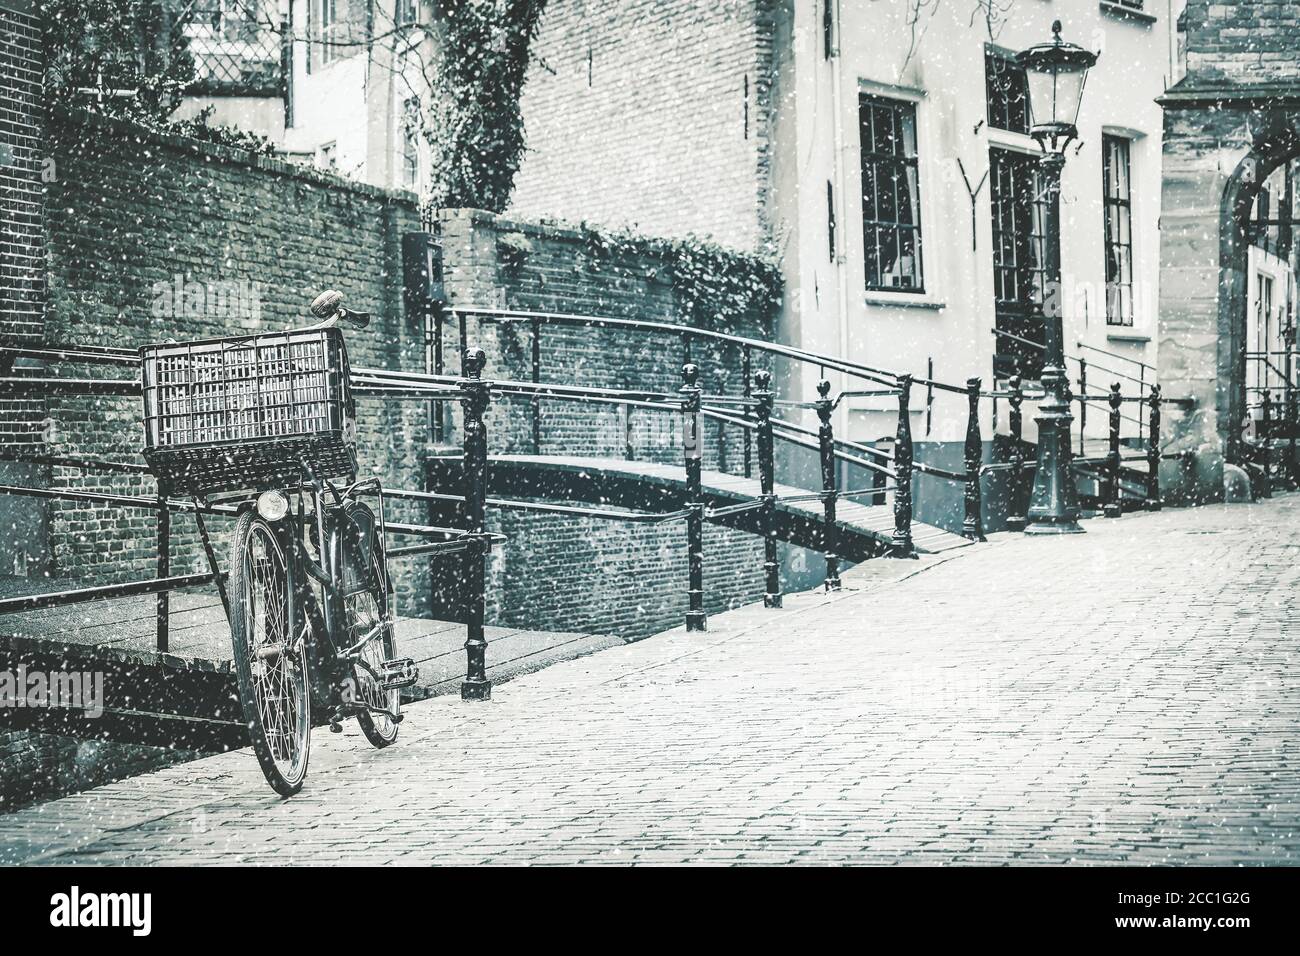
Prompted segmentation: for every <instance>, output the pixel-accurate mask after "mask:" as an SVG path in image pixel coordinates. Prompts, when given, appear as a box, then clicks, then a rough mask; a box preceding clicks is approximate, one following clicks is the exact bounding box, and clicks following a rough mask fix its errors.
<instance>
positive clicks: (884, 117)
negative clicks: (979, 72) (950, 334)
mask: <svg viewBox="0 0 1300 956" xmlns="http://www.w3.org/2000/svg"><path fill="white" fill-rule="evenodd" d="M858 119H859V132H860V135H861V138H862V237H863V249H864V259H865V264H866V285H867V289H868V290H874V291H888V292H924V291H925V283H924V281H923V276H922V271H921V200H920V191H919V185H918V182H917V178H918V177H917V164H916V106H915V105H914V104H912V103H908V102H904V101H901V100H890V99H885V98H884V97H880V96H871V95H868V94H865V93H864V94H863V95H862V97H861V99H860V100H859V102H858Z"/></svg>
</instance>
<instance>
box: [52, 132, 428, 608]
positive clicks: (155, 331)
mask: <svg viewBox="0 0 1300 956" xmlns="http://www.w3.org/2000/svg"><path fill="white" fill-rule="evenodd" d="M50 140H51V147H50V148H51V153H52V155H53V156H54V157H55V159H56V161H57V163H58V167H59V179H58V181H57V182H56V183H54V184H52V185H51V187H50V194H49V216H48V228H49V236H50V244H49V300H50V313H49V320H48V329H47V335H48V339H49V341H50V342H51V343H57V344H64V343H67V344H75V343H84V342H90V343H95V344H99V345H111V346H127V347H133V348H134V347H136V346H139V345H142V344H145V343H148V342H157V341H162V340H165V339H168V338H175V339H179V340H185V339H190V338H203V337H211V336H217V335H228V334H238V333H245V332H252V331H257V330H263V329H266V330H273V329H280V328H286V327H292V326H295V325H305V324H309V323H310V322H312V321H314V320H313V319H311V318H310V316H309V314H308V312H307V305H308V303H310V301H311V299H312V297H313V296H314V295H315V294H316V293H317V292H319V291H320V290H321V289H325V288H337V289H339V290H341V291H342V292H343V293H344V294H345V296H346V300H347V301H348V302H349V303H350V304H352V305H353V306H355V307H357V308H362V309H368V310H372V311H373V312H374V313H375V314H376V316H377V321H376V324H375V325H372V326H371V328H369V329H367V330H366V331H364V332H356V333H351V334H350V335H349V336H348V348H349V354H350V356H351V359H352V361H353V363H354V364H356V365H369V366H384V367H388V368H395V369H407V370H413V371H414V370H420V369H422V368H423V330H422V329H419V328H410V327H408V326H407V324H406V322H405V319H404V316H403V310H402V304H401V303H402V296H401V286H400V283H401V253H400V236H401V234H402V233H403V232H408V231H413V230H415V229H417V228H418V217H417V214H416V209H415V203H414V197H412V196H410V195H408V194H403V193H388V192H384V191H382V190H378V189H375V188H373V187H369V186H364V185H360V184H354V183H348V182H344V181H342V180H339V179H336V178H334V177H330V176H327V175H324V174H320V173H317V172H315V171H313V170H308V169H304V168H302V167H298V166H292V165H289V164H286V163H282V162H279V161H276V160H271V159H266V158H264V157H254V156H252V155H249V154H246V153H242V152H239V151H236V150H230V149H226V148H223V147H217V146H211V145H206V144H198V143H195V142H193V141H188V140H182V139H178V138H174V137H168V136H160V135H157V134H152V133H143V132H141V131H140V130H139V129H138V128H136V127H133V126H130V125H127V124H124V123H120V122H114V121H108V120H104V119H102V118H98V117H93V116H91V115H89V114H84V113H82V114H75V115H72V114H69V115H59V116H57V117H53V118H52V119H51V123H50ZM178 276H179V277H180V279H179V281H180V282H181V283H182V285H184V284H186V283H189V284H190V285H189V286H188V287H187V288H186V289H185V294H184V295H182V296H180V297H176V296H174V295H172V292H173V291H174V289H175V285H176V283H177V281H178V279H177V277H178ZM223 294H224V295H225V296H226V298H225V299H223V298H222V295H223ZM169 299H170V301H169ZM49 404H50V408H49V413H50V418H51V420H52V422H53V430H52V432H51V433H50V435H49V439H50V440H49V442H48V447H49V449H50V451H51V452H53V453H76V454H93V455H99V456H103V457H105V458H118V459H122V458H126V459H134V458H135V456H136V455H137V454H138V452H139V448H140V444H141V441H142V438H141V429H140V426H139V418H140V408H139V401H138V399H102V398H99V399H93V400H91V399H82V398H77V399H51V400H50V403H49ZM358 415H359V421H358V434H359V437H360V442H359V443H360V447H359V452H358V454H359V458H360V460H361V462H362V463H363V465H362V466H363V473H364V472H366V471H369V472H371V473H374V474H377V475H379V476H380V477H382V478H383V479H384V480H385V481H386V482H388V483H391V484H394V485H399V486H403V487H414V486H416V485H417V484H418V481H419V459H420V454H421V451H422V449H421V440H422V435H423V432H422V431H421V423H422V422H423V420H424V416H423V412H422V410H421V409H420V408H419V407H417V406H416V405H413V404H411V403H406V404H401V403H396V402H379V401H375V400H365V399H362V400H360V402H359V409H358ZM51 478H52V481H53V484H54V485H55V486H56V487H62V488H88V489H92V490H110V489H112V490H119V491H125V492H128V493H149V492H151V491H152V488H153V483H152V480H150V479H136V480H133V479H130V478H120V477H114V478H104V477H101V476H97V475H95V476H85V475H82V474H80V473H79V472H74V471H72V470H70V469H54V473H53V475H52V476H51ZM395 507H396V505H395ZM53 511H54V513H53V520H52V526H53V527H52V536H53V542H54V552H55V561H56V571H57V573H58V574H59V575H61V576H67V577H75V578H77V579H80V580H87V581H101V580H102V581H110V580H120V579H124V578H129V577H138V576H141V575H142V574H144V575H147V574H152V573H153V571H154V561H155V540H154V535H153V528H154V517H153V516H152V514H150V513H147V512H136V513H130V512H124V511H122V510H121V509H117V508H98V507H88V506H86V505H84V504H80V503H76V504H72V503H60V504H57V505H56V506H55V507H54V509H53ZM406 511H407V515H406V516H407V517H410V518H418V517H419V515H418V513H416V512H413V511H411V509H410V507H409V506H408V508H407V509H406ZM218 523H219V524H222V525H224V524H225V522H218ZM173 528H174V533H175V537H174V539H173V549H172V560H173V567H174V569H175V571H176V572H177V573H179V572H181V571H184V570H189V569H192V568H197V567H199V564H200V562H201V561H202V558H201V550H200V548H199V545H198V542H197V538H196V533H195V531H194V524H193V521H192V519H190V518H188V517H181V518H179V519H178V520H176V521H175V522H174V523H173ZM414 573H415V569H410V573H406V574H402V575H399V578H398V580H399V588H400V591H399V601H403V602H404V601H405V599H406V598H407V597H408V596H411V595H414V600H416V601H417V602H418V600H420V599H421V598H422V596H423V595H425V594H426V592H427V587H426V586H425V584H424V582H423V580H422V579H421V580H420V583H419V584H418V586H416V587H414V588H413V589H412V588H411V587H409V586H408V585H409V582H410V580H411V574H414ZM404 606H405V605H404ZM414 606H418V604H417V605H414Z"/></svg>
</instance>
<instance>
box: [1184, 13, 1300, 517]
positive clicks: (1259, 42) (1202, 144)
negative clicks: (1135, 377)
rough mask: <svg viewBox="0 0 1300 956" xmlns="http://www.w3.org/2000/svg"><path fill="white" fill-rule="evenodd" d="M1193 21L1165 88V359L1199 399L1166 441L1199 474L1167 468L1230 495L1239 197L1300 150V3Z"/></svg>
mask: <svg viewBox="0 0 1300 956" xmlns="http://www.w3.org/2000/svg"><path fill="white" fill-rule="evenodd" d="M1184 23H1185V34H1184V37H1185V40H1184V42H1185V48H1186V66H1187V70H1186V75H1185V77H1184V78H1183V79H1182V80H1181V81H1180V82H1179V83H1178V84H1177V85H1176V86H1175V87H1174V88H1173V89H1171V90H1170V91H1169V92H1168V94H1167V95H1166V96H1165V97H1164V98H1163V99H1162V100H1161V104H1162V106H1163V107H1164V109H1165V115H1164V126H1165V137H1164V157H1163V159H1164V182H1163V195H1162V208H1161V264H1160V269H1161V300H1160V345H1159V365H1160V375H1161V380H1162V382H1164V383H1166V394H1167V395H1169V396H1170V397H1175V398H1188V399H1191V400H1193V401H1194V402H1195V408H1194V409H1193V410H1190V411H1176V410H1175V411H1174V412H1173V414H1172V416H1171V421H1170V423H1169V426H1170V427H1169V431H1168V437H1167V444H1166V448H1167V450H1169V451H1182V452H1190V453H1192V454H1193V455H1194V456H1195V468H1194V470H1193V471H1192V473H1191V474H1190V475H1186V476H1184V475H1181V474H1178V473H1171V474H1170V475H1168V477H1169V478H1170V479H1171V481H1172V482H1173V483H1172V485H1171V487H1172V491H1173V493H1174V494H1177V495H1179V496H1181V497H1184V498H1188V499H1192V500H1204V499H1215V498H1218V497H1221V496H1222V494H1223V486H1224V485H1223V483H1224V468H1225V461H1227V462H1228V463H1229V464H1232V463H1233V461H1232V459H1237V463H1239V461H1240V453H1239V452H1238V451H1236V450H1235V449H1236V442H1237V440H1238V439H1239V437H1240V434H1241V430H1242V427H1243V425H1244V422H1245V418H1246V414H1245V410H1244V408H1242V407H1241V405H1240V401H1239V398H1240V391H1239V387H1240V384H1241V382H1242V381H1243V379H1244V378H1245V376H1244V368H1243V363H1242V359H1241V356H1240V350H1241V349H1244V348H1245V347H1246V344H1247V336H1246V334H1245V327H1244V325H1243V322H1249V316H1250V313H1249V312H1248V310H1249V308H1250V285H1251V284H1253V279H1254V276H1253V274H1252V271H1251V270H1250V268H1249V265H1250V261H1251V255H1250V253H1249V251H1248V250H1246V249H1245V248H1244V246H1245V243H1244V232H1243V231H1242V228H1241V222H1242V220H1241V218H1240V215H1241V214H1242V213H1243V212H1244V210H1242V209H1237V208H1235V206H1236V203H1237V201H1238V200H1239V199H1241V200H1244V201H1245V202H1246V203H1247V205H1249V204H1250V203H1251V202H1253V194H1254V190H1255V186H1256V185H1257V184H1258V183H1259V182H1260V181H1261V180H1262V179H1264V178H1265V177H1267V176H1268V175H1269V173H1270V172H1271V171H1272V170H1273V169H1275V168H1276V167H1277V166H1278V165H1279V164H1280V163H1284V162H1288V161H1291V160H1294V159H1295V158H1296V156H1297V155H1300V109H1297V108H1296V106H1295V104H1296V102H1297V98H1298V97H1300V74H1298V73H1297V67H1296V60H1295V53H1294V51H1295V49H1296V48H1297V45H1300V8H1297V7H1296V5H1295V4H1293V3H1285V2H1276V0H1241V2H1229V3H1209V2H1206V0H1190V2H1189V3H1188V4H1187V10H1186V16H1185V19H1184ZM1291 286H1292V288H1294V282H1292V283H1291Z"/></svg>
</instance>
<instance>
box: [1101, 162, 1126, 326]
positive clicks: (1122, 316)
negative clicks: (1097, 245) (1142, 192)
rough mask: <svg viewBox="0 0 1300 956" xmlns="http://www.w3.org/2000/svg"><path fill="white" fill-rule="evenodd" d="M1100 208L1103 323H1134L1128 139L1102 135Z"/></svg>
mask: <svg viewBox="0 0 1300 956" xmlns="http://www.w3.org/2000/svg"><path fill="white" fill-rule="evenodd" d="M1101 149H1102V154H1101V157H1102V158H1101V170H1102V209H1103V213H1104V216H1105V230H1106V236H1105V242H1106V324H1107V325H1132V324H1133V210H1132V206H1131V200H1132V194H1131V192H1130V184H1129V141H1128V140H1126V139H1122V138H1120V137H1118V136H1103V137H1102V138H1101Z"/></svg>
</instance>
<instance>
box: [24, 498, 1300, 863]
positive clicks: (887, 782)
mask: <svg viewBox="0 0 1300 956" xmlns="http://www.w3.org/2000/svg"><path fill="white" fill-rule="evenodd" d="M1086 528H1087V531H1088V533H1087V534H1086V535H1083V536H1064V537H1058V538H1026V537H1024V536H1016V535H994V536H992V538H991V540H990V541H989V543H988V544H987V545H983V546H979V547H970V548H962V549H959V550H955V551H952V552H948V553H946V554H944V555H942V556H930V557H927V558H925V559H923V560H922V561H917V562H903V561H876V562H868V563H867V564H865V565H860V566H859V567H858V568H855V569H854V570H853V571H852V572H850V573H849V574H848V575H847V576H846V579H845V583H846V587H845V590H844V591H842V592H839V593H837V594H830V595H826V594H820V593H816V592H810V593H808V594H803V595H792V596H791V599H790V601H789V602H788V607H787V608H786V609H785V610H784V611H781V612H779V613H778V612H764V611H763V610H762V609H754V608H742V609H739V610H738V611H736V612H733V613H730V614H725V615H720V616H717V617H714V618H712V619H711V620H710V622H709V624H710V630H709V631H708V632H706V633H705V634H686V633H685V632H684V631H671V632H668V633H665V634H661V635H659V636H657V637H654V638H651V639H648V640H645V641H642V642H639V643H636V644H632V645H627V646H620V647H614V648H611V649H608V650H604V651H601V652H599V653H596V654H593V655H592V656H589V657H585V658H582V659H580V660H574V661H569V662H566V663H561V664H557V665H554V666H552V667H550V668H548V669H546V670H544V671H541V672H538V673H534V674H529V675H527V676H522V677H519V678H517V679H515V680H513V681H511V682H510V683H508V684H503V685H501V686H500V687H498V688H497V689H496V690H495V691H494V699H493V700H492V701H491V702H489V703H487V704H473V703H464V702H461V701H459V700H455V699H451V698H437V699H433V700H429V701H424V702H421V703H418V704H414V705H412V706H411V708H410V711H409V717H408V719H407V721H406V722H405V723H404V724H403V727H402V737H401V739H400V740H399V742H398V744H397V745H396V746H394V747H392V748H389V749H388V750H385V751H373V750H371V749H369V748H368V747H367V745H366V744H365V741H364V738H362V737H361V736H360V734H359V733H357V732H356V731H355V730H354V729H351V728H349V730H348V732H347V733H345V734H344V735H343V736H342V737H335V736H329V735H325V734H322V735H320V739H319V742H318V743H317V745H316V746H315V747H313V752H312V772H311V775H310V776H309V778H308V782H307V786H306V788H305V789H304V791H303V792H302V793H301V794H299V795H298V796H297V797H295V798H293V799H292V800H290V801H287V802H285V801H280V800H278V799H277V798H276V797H275V796H274V795H273V794H272V793H271V792H270V790H269V789H268V788H267V787H266V786H265V784H264V783H263V781H262V780H261V777H260V774H259V773H258V770H257V767H256V763H255V761H254V760H253V757H252V755H251V754H250V753H248V752H247V751H242V752H237V753H232V754H223V755H220V756H216V757H212V758H208V759H205V760H202V761H198V762H196V763H192V764H187V765H183V766H177V767H171V768H167V769H165V770H162V771H159V772H156V773H153V774H149V775H147V776H144V777H138V778H135V779H132V780H128V781H123V782H121V783H118V784H114V785H111V786H107V787H102V788H100V789H98V790H94V791H89V792H87V793H84V794H79V795H77V796H74V797H68V798H66V799H63V800H59V801H55V802H52V803H49V804H45V805H42V806H37V807H32V808H30V809H27V810H24V811H20V812H18V813H14V814H10V815H8V816H5V817H0V861H2V862H6V863H14V862H31V863H52V864H68V863H87V864H96V865H105V864H116V863H180V864H210V863H230V862H236V861H243V862H248V863H253V864H265V865H283V864H285V863H312V862H318V863H335V862H358V863H394V864H398V865H419V864H426V863H464V864H478V863H496V864H505V863H509V864H571V863H572V864H576V863H592V864H618V865H626V864H643V865H660V864H672V863H693V864H698V865H736V864H740V865H743V864H773V863H796V864H828V863H902V864H922V863H928V864H935V863H959V864H1012V865H1026V864H1051V865H1059V864H1062V863H1071V862H1073V863H1079V864H1089V865H1094V864H1116V863H1126V862H1129V863H1137V864H1142V865H1148V864H1149V865H1168V864H1205V865H1209V864H1215V863H1224V864H1237V863H1272V864H1277V863H1296V862H1297V858H1298V856H1300V774H1297V756H1298V755H1300V732H1298V731H1297V727H1300V697H1298V696H1297V695H1296V694H1295V693H1294V691H1293V688H1294V687H1295V686H1296V684H1297V680H1298V679H1300V658H1298V655H1297V651H1298V650H1300V648H1298V647H1297V633H1296V629H1295V628H1294V627H1293V626H1292V623H1291V622H1292V621H1293V619H1294V614H1295V612H1296V610H1297V608H1296V603H1297V597H1296V594H1297V584H1300V563H1298V562H1297V560H1296V558H1297V557H1298V556H1300V544H1297V543H1296V542H1297V541H1300V534H1297V532H1300V496H1295V495H1281V496H1278V497H1276V498H1274V499H1272V500H1271V501H1267V502H1261V503H1258V504H1255V505H1224V506H1213V507H1204V508H1198V509H1188V510H1175V509H1170V510H1166V511H1164V512H1161V513H1158V514H1135V515H1128V516H1125V517H1124V518H1123V519H1121V520H1118V521H1102V520H1096V521H1090V522H1088V523H1087V524H1086Z"/></svg>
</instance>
